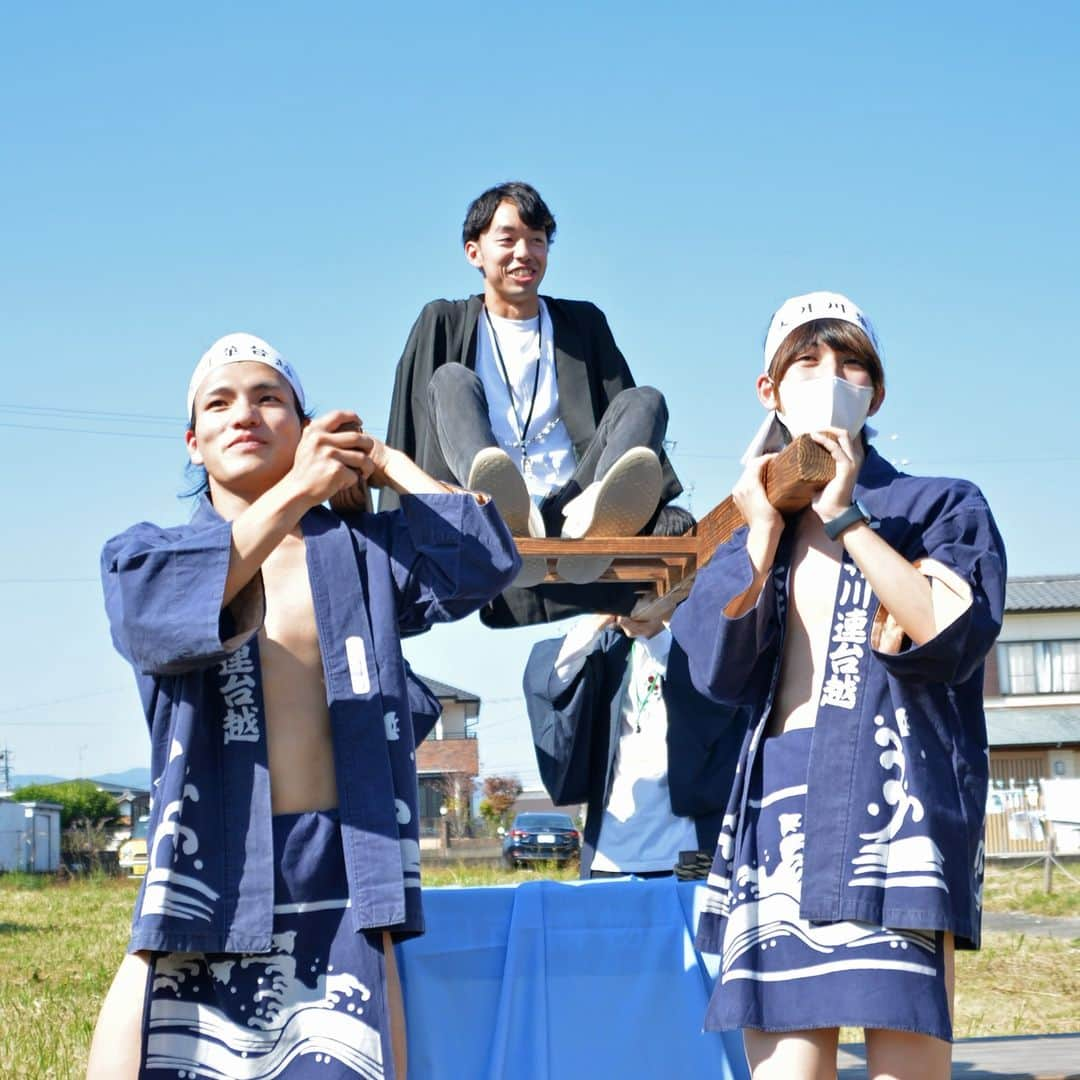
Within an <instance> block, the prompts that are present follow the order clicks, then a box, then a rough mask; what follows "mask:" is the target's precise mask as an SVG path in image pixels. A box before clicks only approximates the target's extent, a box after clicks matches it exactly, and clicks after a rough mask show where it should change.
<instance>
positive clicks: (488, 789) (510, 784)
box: [480, 776, 521, 833]
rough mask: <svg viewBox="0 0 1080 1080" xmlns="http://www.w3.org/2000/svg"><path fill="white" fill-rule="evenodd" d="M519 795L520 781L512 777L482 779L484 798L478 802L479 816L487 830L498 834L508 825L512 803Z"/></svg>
mask: <svg viewBox="0 0 1080 1080" xmlns="http://www.w3.org/2000/svg"><path fill="white" fill-rule="evenodd" d="M520 794H521V781H520V780H518V779H517V777H514V776H487V777H485V778H484V797H483V799H481V800H480V816H481V817H482V818H483V819H484V821H486V822H487V825H488V828H489V829H490V830H491V831H492V832H493V833H495V832H498V830H499V826H500V825H501V826H502V827H503V828H504V829H505V828H508V827H509V825H510V819H511V817H512V816H513V810H514V803H516V802H517V797H518V796H519V795H520Z"/></svg>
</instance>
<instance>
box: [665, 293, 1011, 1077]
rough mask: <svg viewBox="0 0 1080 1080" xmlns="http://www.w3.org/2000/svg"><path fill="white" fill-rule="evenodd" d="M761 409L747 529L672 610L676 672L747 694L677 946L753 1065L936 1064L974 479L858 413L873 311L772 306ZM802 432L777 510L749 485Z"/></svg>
mask: <svg viewBox="0 0 1080 1080" xmlns="http://www.w3.org/2000/svg"><path fill="white" fill-rule="evenodd" d="M756 389H757V395H758V398H759V400H760V401H761V404H762V405H763V406H764V407H765V408H766V410H768V415H767V416H766V418H765V422H764V423H763V424H762V426H761V428H760V430H759V431H758V433H757V436H756V437H755V439H754V441H753V443H752V444H751V446H750V448H749V449H748V451H747V457H746V459H745V462H746V470H745V472H744V473H743V475H742V477H741V478H740V480H739V482H738V484H737V485H736V487H735V491H734V498H735V500H736V502H737V504H738V506H739V509H740V511H741V512H742V515H743V518H744V520H745V521H746V522H747V523H748V524H747V525H746V527H744V528H741V529H740V530H739V531H738V532H736V534H735V535H734V536H733V537H732V539H731V540H730V541H729V542H728V543H727V544H726V545H724V546H722V547H721V548H720V549H718V550H717V552H716V554H715V555H714V556H713V558H712V560H711V561H710V562H709V564H708V565H707V566H706V567H705V568H704V569H703V570H702V571H701V572H700V573H699V574H698V576H697V579H696V581H695V584H694V588H693V591H692V593H691V595H690V597H689V599H688V600H687V601H686V603H684V604H683V605H682V607H680V608H679V610H678V611H677V612H676V614H675V617H674V619H673V621H672V632H673V634H674V636H675V638H676V639H677V640H678V641H679V642H680V643H681V644H682V645H683V647H684V649H685V651H686V653H687V656H688V658H689V663H690V671H691V675H692V677H693V680H694V683H695V685H697V687H698V689H700V690H701V691H702V692H703V693H706V694H708V695H710V696H711V697H713V698H715V699H716V700H718V701H721V702H724V703H726V704H729V705H747V706H750V707H751V709H752V710H753V715H754V721H753V722H752V723H751V727H750V730H749V732H748V733H747V737H746V740H745V742H744V744H743V749H742V753H741V757H740V764H739V771H738V774H737V776H736V780H735V786H734V789H733V791H732V796H731V799H730V801H729V804H728V811H727V814H726V816H725V819H724V825H723V828H722V830H721V833H720V839H719V843H718V846H717V853H716V857H715V860H714V863H713V869H712V873H711V875H710V877H709V885H710V890H709V893H708V900H707V902H706V910H705V914H704V915H703V917H702V920H701V925H700V929H699V937H698V943H699V945H700V947H701V948H702V949H703V950H704V951H707V952H715V953H719V954H721V956H722V958H723V959H722V965H721V975H720V978H719V980H718V981H717V984H716V989H715V991H714V993H713V997H712V1000H711V1001H710V1004H709V1009H708V1013H707V1015H706V1020H705V1026H706V1028H707V1029H710V1030H726V1029H735V1028H742V1029H743V1031H744V1041H745V1045H746V1050H747V1056H748V1059H749V1062H750V1065H751V1068H752V1069H753V1075H754V1078H755V1080H767V1078H773V1077H776V1078H783V1080H791V1078H793V1077H818V1076H827V1075H835V1067H836V1047H837V1038H838V1029H839V1028H840V1027H841V1026H856V1027H862V1028H864V1029H865V1030H866V1040H867V1058H868V1064H869V1071H870V1075H871V1076H879V1077H885V1076H889V1077H912V1078H915V1077H917V1078H919V1080H928V1078H934V1077H940V1078H945V1077H947V1076H948V1075H949V1062H950V1057H951V1046H950V1041H951V1039H952V1022H951V1002H952V984H953V973H952V972H953V968H952V955H953V948H954V945H955V947H958V948H977V947H978V944H979V936H980V920H981V894H982V873H983V839H982V836H983V814H984V807H985V801H986V787H987V779H988V776H987V774H988V766H987V753H986V727H985V720H984V716H983V707H982V681H983V672H982V668H983V660H984V657H985V656H986V654H987V652H988V651H989V649H990V648H991V646H992V645H993V642H994V639H995V638H996V636H997V633H998V630H999V629H1000V625H1001V616H1002V608H1003V604H1004V587H1005V553H1004V549H1003V546H1002V542H1001V538H1000V536H999V534H998V531H997V528H996V526H995V524H994V521H993V518H992V516H991V514H990V510H989V508H988V506H987V504H986V501H985V499H984V498H983V496H982V494H981V492H979V490H978V489H977V488H976V487H974V486H973V485H972V484H970V483H968V482H966V481H962V480H951V479H943V478H928V477H913V476H906V475H904V474H902V473H900V472H897V470H896V469H894V468H893V467H892V466H891V465H890V464H889V463H888V462H887V461H885V460H884V458H882V457H881V456H880V455H879V454H878V453H877V452H876V451H875V450H874V449H873V447H872V446H871V445H870V443H869V441H868V429H867V428H866V427H865V421H866V419H867V417H868V416H870V415H872V414H873V413H875V412H876V411H877V410H878V409H879V408H880V407H881V404H882V402H883V401H884V398H885V378H884V370H883V367H882V363H881V358H880V354H879V348H878V342H877V337H876V335H875V333H874V329H873V327H872V326H871V324H870V321H869V320H868V319H867V318H866V316H865V315H864V314H863V313H862V312H861V311H860V310H859V309H858V307H857V306H856V305H855V304H853V303H852V302H851V301H850V300H849V299H848V298H847V297H844V296H841V295H839V294H837V293H820V292H819V293H810V294H808V295H805V296H798V297H794V298H793V299H791V300H788V301H787V302H786V303H785V304H784V305H783V306H782V307H781V308H780V309H779V310H778V311H777V312H776V314H775V315H774V316H773V319H772V322H771V324H770V327H769V331H768V335H767V338H766V343H765V370H764V373H763V374H761V375H759V376H758V379H757V385H756ZM801 434H808V435H809V436H810V437H811V438H813V439H814V440H815V441H816V442H817V443H819V444H820V445H821V446H823V447H824V448H825V449H826V450H828V452H829V454H830V455H831V456H832V458H833V460H834V462H835V465H836V473H835V477H834V479H833V480H831V481H830V482H829V483H828V484H827V485H826V486H825V487H824V488H823V489H822V490H821V491H820V492H818V494H817V495H816V497H815V498H814V500H813V501H812V503H811V504H810V505H809V506H808V507H807V508H806V509H805V510H803V511H802V512H800V513H798V514H796V515H793V516H792V517H790V518H788V519H785V518H784V517H783V516H781V514H780V513H778V512H777V511H776V510H775V508H774V507H773V506H772V505H771V504H770V503H769V500H768V498H767V497H766V494H765V489H764V485H763V482H762V475H763V469H764V467H765V464H766V462H767V461H768V460H769V458H770V457H771V456H772V452H774V451H776V450H778V449H780V448H782V446H783V445H784V444H785V443H786V442H788V441H790V439H791V438H792V437H794V436H797V435H801Z"/></svg>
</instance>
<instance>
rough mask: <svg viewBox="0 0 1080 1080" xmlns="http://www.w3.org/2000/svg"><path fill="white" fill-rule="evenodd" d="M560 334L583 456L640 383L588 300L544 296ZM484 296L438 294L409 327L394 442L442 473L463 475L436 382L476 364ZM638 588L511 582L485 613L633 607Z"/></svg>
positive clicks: (514, 618) (565, 413)
mask: <svg viewBox="0 0 1080 1080" xmlns="http://www.w3.org/2000/svg"><path fill="white" fill-rule="evenodd" d="M544 303H545V304H546V305H547V309H548V314H549V315H550V316H551V325H552V329H553V331H554V336H555V374H556V379H557V381H558V386H559V411H560V414H561V415H562V419H563V423H564V424H565V425H566V430H567V433H568V434H569V436H570V440H571V442H572V443H573V445H574V453H575V455H576V456H577V457H578V458H579V459H580V457H581V455H582V454H583V453H584V452H585V448H586V447H587V446H588V445H589V441H590V440H591V439H592V437H593V436H594V435H595V434H596V426H597V424H598V422H599V420H600V418H601V417H602V416H603V414H604V410H605V409H606V408H607V407H608V405H609V404H610V403H611V401H612V400H613V399H614V397H615V396H616V395H617V394H618V393H619V392H620V391H622V390H625V389H627V388H628V387H631V386H634V385H635V383H634V377H633V376H632V375H631V374H630V368H629V367H628V366H627V363H626V360H625V359H624V357H623V355H622V353H621V352H619V347H618V346H617V345H616V344H615V338H614V337H613V336H612V333H611V330H610V328H609V327H608V324H607V319H606V318H605V317H604V313H603V312H602V311H601V310H600V309H599V308H598V307H597V306H596V305H595V304H591V303H589V302H588V301H587V300H557V299H554V298H552V297H547V296H545V297H544ZM482 308H483V297H481V296H471V297H469V299H468V300H433V301H432V302H431V303H430V304H426V305H425V306H424V308H423V310H422V311H421V312H420V315H419V317H418V318H417V320H416V322H415V323H414V324H413V328H412V330H411V332H410V333H409V340H408V341H407V342H406V343H405V351H404V352H403V353H402V355H401V359H400V360H399V361H398V367H397V374H396V376H395V378H394V396H393V399H392V400H391V403H390V418H389V420H388V422H387V434H386V442H387V445H388V446H392V447H394V448H396V449H398V450H403V451H404V452H405V453H406V454H408V455H409V457H411V458H412V459H413V460H414V461H415V462H416V463H417V464H418V465H419V466H420V467H421V468H422V469H424V471H425V472H427V473H429V474H430V475H431V476H434V477H435V478H436V479H437V480H444V481H447V482H451V483H454V482H456V478H455V477H454V476H453V475H452V474H451V472H450V468H449V466H448V465H447V463H446V459H445V458H444V457H443V454H442V451H441V449H440V448H439V444H438V439H437V437H436V435H435V429H434V425H433V424H432V423H431V416H430V413H429V410H428V397H427V395H428V383H429V382H430V380H431V376H432V374H433V373H434V371H435V369H436V368H437V367H439V366H440V365H441V364H446V363H459V364H464V365H465V366H466V367H468V368H475V365H476V328H477V324H478V321H479V318H480V312H481V310H482ZM660 464H661V466H662V467H663V470H664V472H663V488H662V491H661V496H660V504H661V505H663V504H665V503H667V502H670V501H671V500H672V499H674V498H675V497H676V496H677V495H678V494H679V493H680V492H681V491H682V484H680V483H679V478H678V477H677V476H676V475H675V470H674V469H673V468H672V467H671V462H670V461H669V460H668V458H667V455H666V454H663V453H661V457H660ZM398 501H399V500H398V496H397V493H396V492H394V491H391V490H389V489H385V488H384V489H383V491H382V493H381V494H380V497H379V509H380V510H387V509H393V508H394V507H396V506H397V505H398ZM635 600H636V596H635V594H634V590H633V587H632V586H628V585H623V584H607V583H604V584H592V585H542V586H539V587H537V588H535V589H507V590H506V592H504V593H503V594H502V595H501V596H499V597H497V598H496V599H495V600H494V601H493V602H492V603H491V604H488V605H487V606H486V607H485V608H484V609H483V610H482V611H481V613H480V618H481V619H482V620H483V621H484V622H485V623H486V624H487V625H488V626H524V625H528V624H531V623H542V622H551V621H553V620H554V619H561V618H566V617H567V616H570V615H577V614H580V613H581V612H582V611H608V612H616V613H620V614H626V613H628V612H629V611H630V610H631V609H632V608H633V606H634V603H635Z"/></svg>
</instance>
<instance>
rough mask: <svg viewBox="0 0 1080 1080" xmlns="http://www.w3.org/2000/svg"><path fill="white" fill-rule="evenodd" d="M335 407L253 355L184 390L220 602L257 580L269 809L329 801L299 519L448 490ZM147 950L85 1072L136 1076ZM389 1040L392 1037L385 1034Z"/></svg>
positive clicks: (131, 968)
mask: <svg viewBox="0 0 1080 1080" xmlns="http://www.w3.org/2000/svg"><path fill="white" fill-rule="evenodd" d="M362 426H363V425H362V423H361V420H360V417H359V416H357V415H356V413H354V412H350V411H348V410H335V411H333V412H329V413H326V414H325V415H323V416H320V417H317V418H316V419H314V420H312V421H307V420H305V419H304V418H303V417H302V416H301V415H300V414H299V411H298V409H297V405H296V400H295V398H294V395H293V391H292V387H291V386H290V385H289V383H288V382H287V380H286V379H285V378H284V376H282V375H280V374H279V373H278V372H277V371H276V370H275V369H273V368H271V367H269V366H268V365H265V364H260V363H257V362H255V361H250V362H248V361H245V362H241V363H235V364H227V365H225V366H224V367H221V368H219V369H216V370H214V371H213V372H212V373H211V376H210V377H208V378H207V379H206V380H204V382H203V384H202V386H200V387H199V390H198V392H197V394H196V396H195V405H194V426H193V428H192V429H191V430H189V431H188V432H187V433H186V435H185V442H186V444H187V450H188V455H189V457H190V459H191V461H192V462H193V463H194V464H196V465H203V466H205V468H206V471H207V479H208V483H209V487H210V497H211V500H212V501H213V504H214V508H215V509H216V510H217V511H218V513H219V514H221V516H222V517H223V518H225V519H226V520H228V521H231V522H232V552H231V555H230V559H229V571H228V575H227V577H226V581H225V592H224V597H223V601H222V606H223V607H225V606H228V605H229V604H230V603H231V602H232V601H234V600H235V599H237V597H238V596H239V594H240V593H241V591H242V590H243V589H245V588H246V587H247V586H248V585H250V584H252V583H253V582H255V581H256V580H260V581H261V584H262V590H263V595H264V598H265V605H266V615H265V618H264V620H263V623H262V626H261V627H260V629H259V631H258V648H259V667H260V674H261V678H262V693H263V709H264V714H265V718H266V743H267V759H268V765H269V772H270V797H271V807H272V812H273V813H275V814H285V813H299V812H302V811H306V810H327V809H331V808H333V807H336V806H337V804H338V792H337V784H336V781H335V778H334V755H333V746H332V742H331V736H330V717H329V711H328V709H327V704H326V688H325V684H324V681H323V667H322V653H321V651H320V648H319V641H318V635H317V632H316V627H315V608H314V604H313V602H312V597H311V584H310V580H309V578H308V573H307V555H306V550H305V545H304V538H303V533H302V532H301V529H300V519H301V518H302V517H303V515H304V514H305V513H306V512H307V511H308V510H309V509H311V508H312V507H314V506H317V505H319V504H320V503H323V502H325V501H326V500H328V499H330V498H332V497H334V496H335V495H338V494H339V493H341V492H344V491H346V490H349V489H352V488H354V487H355V485H356V484H357V482H358V481H359V480H361V479H363V480H366V481H370V480H371V478H372V477H373V476H375V477H377V478H378V479H379V481H380V482H381V483H385V484H388V485H390V486H391V487H393V488H394V489H395V490H397V491H399V492H401V493H406V492H411V493H414V494H432V493H439V492H445V491H447V490H449V489H448V488H447V486H446V485H445V484H442V483H440V482H439V481H437V480H434V479H432V478H431V477H430V476H428V475H427V473H425V472H423V470H421V469H420V468H419V467H418V466H417V465H416V464H414V463H413V462H412V461H411V460H410V459H409V458H408V457H406V456H405V455H404V454H402V453H401V452H400V451H397V450H391V449H389V448H388V447H386V446H385V445H384V444H383V443H381V442H380V441H379V440H378V439H376V438H374V437H373V436H371V435H368V434H365V433H364V432H363V431H362V430H361V429H362ZM149 957H150V954H149V953H133V954H129V955H128V956H125V957H124V960H123V962H122V963H121V965H120V970H119V971H118V972H117V975H116V977H115V979H114V980H113V983H112V986H111V987H110V989H109V993H108V995H107V996H106V999H105V1003H104V1004H103V1006H102V1009H101V1014H100V1016H99V1019H98V1024H97V1028H96V1029H95V1032H94V1041H93V1045H92V1046H91V1050H90V1061H89V1066H88V1070H87V1077H88V1080H99V1078H100V1080H106V1078H108V1080H118V1078H122V1077H136V1076H137V1075H138V1073H139V1059H140V1052H141V1037H142V1036H141V1033H142V1002H143V997H144V994H145V988H146V976H147V965H148V963H149ZM395 1039H396V1040H397V1043H398V1044H401V1045H403V1043H401V1040H400V1039H399V1038H398V1037H397V1034H395Z"/></svg>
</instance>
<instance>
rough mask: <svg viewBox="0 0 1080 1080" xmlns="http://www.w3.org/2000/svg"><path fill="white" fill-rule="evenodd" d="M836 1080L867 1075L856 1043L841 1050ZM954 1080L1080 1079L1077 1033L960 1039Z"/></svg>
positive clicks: (863, 1054) (1079, 1038)
mask: <svg viewBox="0 0 1080 1080" xmlns="http://www.w3.org/2000/svg"><path fill="white" fill-rule="evenodd" d="M839 1064H840V1071H839V1074H838V1075H839V1080H862V1078H863V1077H865V1076H866V1052H865V1048H864V1047H863V1046H862V1045H861V1044H858V1043H849V1044H847V1045H846V1046H842V1047H841V1048H840V1061H839ZM952 1075H953V1080H1080V1033H1077V1034H1073V1035H1020V1036H1017V1037H1012V1038H1010V1037H1006V1038H995V1039H959V1040H957V1042H956V1043H954V1044H953V1068H952Z"/></svg>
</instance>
